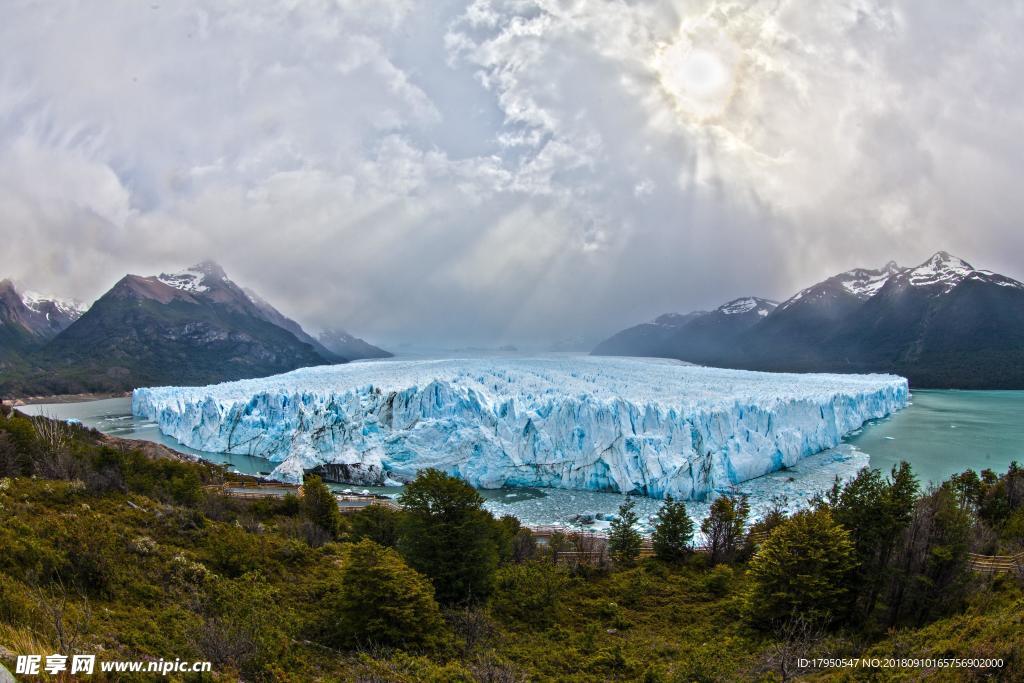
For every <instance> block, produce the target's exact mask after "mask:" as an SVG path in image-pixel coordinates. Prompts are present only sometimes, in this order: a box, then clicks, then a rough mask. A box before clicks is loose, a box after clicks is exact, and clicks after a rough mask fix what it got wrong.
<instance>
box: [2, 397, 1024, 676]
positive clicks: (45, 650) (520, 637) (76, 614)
mask: <svg viewBox="0 0 1024 683" xmlns="http://www.w3.org/2000/svg"><path fill="white" fill-rule="evenodd" d="M224 477H225V474H224V472H223V471H222V470H220V469H219V468H217V467H216V466H213V465H209V464H206V463H191V462H179V461H173V460H166V459H151V458H147V457H146V456H145V455H143V454H142V453H141V452H139V451H137V450H135V449H133V448H132V447H131V446H130V444H128V445H124V446H121V447H118V446H111V445H109V444H108V443H105V442H104V441H103V440H101V439H100V437H99V435H98V434H97V433H95V432H92V431H89V430H86V429H82V428H80V427H76V426H72V425H67V424H64V423H57V422H51V421H46V420H41V419H29V418H26V417H24V416H21V415H20V414H17V413H12V412H10V411H9V410H6V409H4V411H3V412H2V414H0V646H2V648H3V649H2V650H0V659H3V660H4V661H5V663H6V664H7V665H9V666H10V665H13V662H12V661H11V655H12V654H14V653H36V654H50V653H51V652H62V653H66V654H71V653H81V652H87V653H96V654H98V655H99V656H100V658H101V659H116V658H130V659H145V658H152V659H156V658H161V657H163V658H171V659H173V658H181V659H192V660H210V661H212V662H213V665H214V674H213V676H212V678H213V679H215V680H224V681H229V680H237V679H239V678H241V679H244V680H251V681H271V680H282V681H309V680H360V681H533V680H560V681H593V680H623V681H626V680H629V681H632V680H644V681H736V680H758V681H760V680H764V681H778V680H788V679H791V678H794V677H807V678H808V679H810V680H826V679H829V680H831V679H840V680H843V679H846V680H860V679H861V678H862V677H863V676H864V675H865V672H864V671H863V670H860V671H855V670H850V669H847V670H823V669H817V670H815V669H813V668H812V667H810V666H806V665H804V664H801V660H803V659H812V658H814V657H833V658H834V657H877V658H886V657H904V658H905V657H911V658H912V657H921V658H925V657H936V658H941V657H982V658H1001V659H1002V660H1003V661H1004V665H1003V667H1002V668H1001V669H999V670H991V669H990V670H983V669H958V670H951V669H939V668H933V669H898V668H897V669H887V670H877V671H875V672H874V673H873V674H871V675H873V676H875V677H876V678H877V679H878V680H919V679H922V678H924V679H934V680H963V679H967V680H972V679H977V680H983V679H984V680H989V679H999V680H1011V681H1012V680H1024V674H1022V672H1024V638H1022V637H1021V634H1022V633H1024V617H1022V615H1024V589H1022V583H1021V577H1018V576H1012V575H1001V576H986V575H978V574H975V573H972V572H971V571H970V568H969V564H968V553H969V552H971V551H974V552H984V553H1004V554H1008V553H1013V552H1020V551H1021V550H1022V549H1024V470H1021V469H1020V468H1019V467H1017V466H1013V467H1011V468H1010V470H1009V471H1008V472H1006V473H1002V474H996V473H993V472H987V471H986V472H982V473H973V472H967V473H964V474H962V475H959V476H957V477H954V478H953V479H951V480H950V481H948V482H946V483H944V484H943V485H941V486H938V487H934V488H930V489H925V490H921V488H920V487H919V485H918V483H917V482H916V481H915V480H914V478H913V475H912V473H911V472H910V469H909V468H908V467H901V468H897V469H896V470H894V471H893V472H891V473H889V474H888V475H883V474H882V473H879V472H877V471H873V470H864V471H862V472H861V473H860V474H859V475H858V476H857V478H856V479H854V480H853V481H851V482H849V483H847V484H845V485H839V484H837V485H836V487H835V488H834V489H833V490H832V491H830V492H828V493H827V494H826V495H823V496H821V497H820V498H819V499H817V500H815V501H813V503H812V505H811V506H810V507H809V508H808V509H806V510H805V511H803V512H799V513H797V514H795V515H792V516H788V515H786V514H785V513H784V512H782V509H783V508H782V506H780V507H779V509H777V510H776V511H775V512H773V513H772V514H770V515H769V516H768V518H767V519H765V520H761V521H759V522H758V523H757V524H755V525H753V527H751V525H750V524H749V520H748V516H749V512H748V506H747V505H746V501H745V500H743V499H742V498H730V497H722V498H719V499H718V500H717V501H716V502H715V504H714V506H713V508H712V515H711V517H709V519H708V520H706V521H704V523H703V524H702V525H701V530H702V533H703V536H704V537H705V538H707V539H708V541H709V542H710V544H711V545H712V548H711V552H694V551H693V546H692V544H693V531H694V524H693V521H692V520H691V519H690V518H689V516H688V515H687V513H686V506H685V504H684V503H683V502H682V501H666V503H665V507H664V508H663V509H662V511H661V513H660V514H659V515H658V517H657V531H656V533H655V535H654V538H653V539H652V541H653V547H654V553H655V556H654V557H642V556H641V553H640V547H641V546H640V542H639V541H640V539H639V538H638V537H637V536H636V535H635V531H634V530H633V529H632V528H630V527H629V525H627V524H624V523H620V524H617V525H616V527H615V530H614V532H613V535H612V539H611V541H610V544H609V548H608V550H609V551H610V553H611V554H612V555H613V556H614V557H615V561H614V562H598V563H595V564H589V563H581V564H578V565H575V566H567V565H565V564H563V563H559V562H555V561H554V560H555V559H556V558H555V556H554V554H553V552H552V548H553V547H554V548H557V547H559V546H560V545H561V544H565V543H567V542H568V538H567V537H559V536H555V537H552V538H551V539H549V540H548V541H547V543H546V544H545V543H538V540H537V539H536V538H534V537H533V536H531V534H530V533H529V532H528V531H527V530H525V529H522V528H521V527H520V526H519V524H518V522H516V520H514V519H512V518H503V519H496V518H494V517H493V516H492V515H490V514H489V513H487V512H486V511H484V510H483V508H482V501H481V499H480V497H479V495H478V494H477V493H476V492H475V491H474V490H473V489H471V488H469V487H468V486H466V485H465V484H463V483H462V482H461V481H459V480H457V479H454V478H452V477H449V476H446V475H444V474H442V473H440V472H436V471H427V472H425V473H423V474H422V475H421V476H420V477H419V478H418V479H417V480H416V482H414V483H412V484H410V485H409V486H407V487H406V488H405V490H404V493H403V495H402V503H403V504H404V506H405V507H404V509H403V510H402V511H397V510H391V509H387V508H383V507H378V506H371V507H370V508H368V509H366V510H364V511H362V512H359V513H356V514H354V515H349V516H341V515H338V514H337V509H336V507H334V506H333V504H332V502H331V499H330V496H329V493H327V489H326V486H325V485H324V484H323V483H322V482H319V481H317V480H313V479H310V480H307V482H306V485H305V495H304V496H303V497H302V498H301V499H299V498H294V497H288V498H285V499H279V500H237V499H231V498H226V497H223V496H221V495H220V494H218V493H217V492H216V491H214V490H212V489H206V488H204V485H205V484H211V483H219V482H221V481H223V479H224ZM631 514H632V508H631V507H630V506H629V503H628V502H627V505H626V506H625V509H624V510H623V511H622V514H621V515H620V517H621V518H622V520H624V521H628V520H629V518H630V515H631ZM751 530H753V531H754V532H755V533H753V534H751V533H750V531H751ZM207 679H209V675H207ZM92 680H104V678H103V677H102V675H97V676H95V677H93V679H92ZM184 680H199V679H184Z"/></svg>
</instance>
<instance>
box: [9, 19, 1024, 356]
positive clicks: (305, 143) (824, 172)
mask: <svg viewBox="0 0 1024 683" xmlns="http://www.w3.org/2000/svg"><path fill="white" fill-rule="evenodd" d="M687 4H688V5H689V6H690V9H687V10H682V9H680V8H679V7H677V5H678V3H659V2H631V3H626V2H621V1H613V0H588V1H587V2H556V1H553V0H492V1H487V0H477V1H476V2H472V3H470V4H468V5H467V4H466V3H464V2H462V3H460V2H431V3H412V2H391V3H387V2H371V1H369V0H338V1H337V2H328V1H327V0H321V1H310V2H304V3H281V2H269V1H268V2H259V1H256V0H249V1H247V2H238V3H219V4H218V6H219V8H218V9H214V8H211V7H209V6H207V5H208V3H197V2H174V3H165V2H162V1H161V0H151V1H150V2H145V3H96V2H78V3H57V4H52V3H32V2H14V3H7V4H5V5H4V7H3V8H0V38H2V43H3V45H4V46H5V50H4V52H5V55H4V60H3V61H2V62H0V221H2V222H0V225H2V231H3V244H4V249H3V250H2V252H0V275H9V276H13V277H15V278H16V279H18V280H20V281H22V282H23V283H25V284H27V285H29V286H31V287H32V288H34V289H37V290H44V291H50V292H53V293H56V294H60V295H64V296H77V297H79V298H83V299H90V298H94V297H95V296H98V295H99V294H101V293H102V292H103V291H104V290H105V289H106V288H107V287H109V285H110V284H112V283H113V281H115V280H116V279H117V278H118V277H120V275H121V274H123V273H124V272H129V271H130V272H137V273H142V274H149V273H155V272H159V271H160V270H167V269H173V268H176V267H179V266H183V265H187V264H190V263H192V262H195V261H198V260H200V259H202V258H207V257H210V258H214V259H216V260H218V261H220V262H221V263H222V264H223V265H224V266H225V268H226V269H227V270H228V272H229V274H230V275H232V277H233V278H234V279H235V280H236V281H238V282H240V283H242V284H246V285H249V286H252V287H254V288H255V289H256V290H257V291H259V292H261V293H262V294H263V295H264V296H265V297H266V298H268V299H269V300H271V301H272V302H274V303H275V304H277V305H278V306H279V307H280V308H281V309H282V310H284V311H285V312H286V313H288V314H290V315H293V316H294V317H296V318H297V319H299V320H300V321H301V322H303V323H304V324H307V326H309V327H312V328H317V327H320V326H330V325H343V326H344V327H346V328H348V329H351V330H352V331H353V332H356V333H358V334H360V335H363V336H366V337H368V338H369V339H371V340H379V341H382V342H385V343H393V342H395V341H397V340H410V341H416V342H420V343H429V342H437V343H460V344H461V343H497V342H523V341H525V340H530V339H534V340H539V341H541V342H543V341H548V340H555V339H559V338H564V337H572V336H578V335H582V336H584V337H588V338H594V337H599V336H601V335H602V334H604V333H607V332H610V331H612V330H614V329H616V328H618V327H621V326H623V325H625V324H630V323H634V322H637V321H639V320H643V319H647V318H650V317H652V316H654V315H655V314H657V313H661V312H664V311H667V310H689V309H693V308H705V307H709V306H714V305H717V304H718V303H720V302H722V301H724V300H726V299H729V298H732V297H736V296H741V295H747V294H758V295H763V296H768V297H784V296H787V295H788V294H790V293H792V292H793V291H795V290H796V289H797V288H799V287H801V286H804V285H807V284H809V283H811V282H814V281H817V280H819V279H821V278H823V277H825V276H827V275H829V274H832V273H833V272H837V271H839V270H844V269H846V268H850V267H853V266H857V265H865V266H878V265H881V264H882V263H884V262H885V261H888V260H889V259H892V258H895V259H897V260H898V261H900V262H902V263H907V264H914V263H917V262H920V261H922V260H924V259H925V258H926V257H927V256H928V255H929V254H930V253H931V252H933V251H936V250H938V249H947V250H949V251H952V252H954V253H956V254H958V255H960V256H962V257H964V258H966V259H967V260H969V261H972V262H974V263H975V265H976V266H978V267H987V268H991V269H993V270H998V271H1002V272H1005V273H1007V274H1009V275H1013V276H1016V277H1021V276H1022V275H1024V268H1022V266H1021V264H1020V260H1019V256H1017V255H1019V254H1021V253H1024V231H1021V230H1020V229H1019V228H1018V227H1017V225H1016V221H1017V220H1018V216H1020V215H1022V213H1024V211H1022V209H1024V194H1022V193H1021V192H1019V191H1017V188H1016V185H1017V184H1018V178H1020V177H1021V174H1022V171H1024V168H1022V167H1024V101H1022V98H1024V91H1022V90H1021V89H1020V88H1019V87H1018V83H1017V80H1018V75H1019V74H1020V73H1021V71H1022V70H1024V52H1022V51H1024V44H1022V43H1021V41H1020V40H1019V39H1018V37H1019V36H1020V35H1021V34H1022V31H1024V10H1022V9H1021V8H1020V5H1019V3H993V2H963V1H959V2H945V1H942V2H929V3H921V2H911V1H910V0H906V1H904V2H881V1H879V2H870V1H868V0H850V1H847V2H841V3H810V2H802V3H801V2H786V1H782V2H779V1H778V0H772V1H771V2H755V1H752V2H744V3H733V2H717V1H716V2H695V3H687Z"/></svg>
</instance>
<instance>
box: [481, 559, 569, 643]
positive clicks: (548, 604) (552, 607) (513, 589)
mask: <svg viewBox="0 0 1024 683" xmlns="http://www.w3.org/2000/svg"><path fill="white" fill-rule="evenodd" d="M568 582H569V577H568V574H567V573H566V572H565V570H564V569H562V568H561V567H558V566H556V565H551V564H547V563H540V562H526V563H523V564H511V565H508V566H505V567H502V568H501V569H499V570H498V573H497V575H496V577H495V589H494V594H493V595H492V596H491V610H492V611H493V612H494V614H495V616H498V617H500V618H502V619H506V620H509V621H515V622H519V623H522V624H529V625H531V626H539V627H542V628H547V627H549V626H551V625H552V624H553V623H554V622H555V619H556V616H557V615H558V610H559V603H560V601H561V598H562V594H563V593H564V592H565V587H566V585H567V584H568Z"/></svg>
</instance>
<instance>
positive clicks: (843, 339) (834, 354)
mask: <svg viewBox="0 0 1024 683" xmlns="http://www.w3.org/2000/svg"><path fill="white" fill-rule="evenodd" d="M749 306H750V304H749V303H743V300H738V302H730V303H729V304H726V306H724V307H722V308H719V309H718V312H719V313H724V311H723V308H728V309H729V310H739V309H743V308H745V307H749ZM757 310H758V311H764V310H765V308H763V307H761V308H758V309H757ZM743 314H744V315H747V313H746V312H744V313H743ZM691 315H693V314H691ZM709 315H710V314H703V313H702V314H700V315H699V316H697V317H696V318H687V319H686V320H685V322H684V323H683V324H682V325H680V326H679V327H678V328H677V329H676V330H675V331H674V332H673V333H671V334H664V335H663V336H662V337H661V338H660V339H659V342H658V344H657V345H656V348H654V349H652V348H650V347H649V346H641V345H635V344H633V343H632V341H633V340H632V339H631V336H632V335H634V334H635V333H636V332H635V331H636V330H638V329H640V328H643V327H644V326H638V327H636V328H630V329H629V330H624V331H623V332H620V333H618V334H616V335H614V336H613V337H611V338H610V339H609V340H607V341H606V342H602V344H600V345H599V346H598V347H597V348H596V349H595V350H594V353H597V354H608V355H655V356H665V357H670V358H679V359H682V360H688V361H693V362H698V363H705V364H712V365H720V366H725V367H739V368H748V369H759V370H791V371H849V372H869V371H886V372H896V373H899V374H903V375H906V376H908V377H909V378H910V379H911V381H912V382H913V383H914V384H915V385H918V386H941V387H945V386H949V387H993V388H994V387H1000V388H1021V387H1024V284H1022V283H1020V282H1018V281H1017V280H1014V279H1013V278H1009V277H1006V276H1005V275H1000V274H998V273H993V272H991V271H987V270H979V269H976V268H974V266H972V265H971V264H970V263H968V262H967V261H964V260H963V259H960V258H957V257H956V256H953V255H951V254H949V253H947V252H942V251H940V252H938V253H936V254H934V255H933V256H932V257H931V258H929V259H928V260H926V261H925V262H924V263H922V264H920V265H918V266H914V267H901V266H899V265H897V264H896V263H894V262H890V263H887V264H886V265H885V266H883V267H882V268H879V269H867V268H856V269H853V270H849V271H846V272H843V273H839V274H837V275H834V276H832V277H830V278H828V279H826V280H823V281H822V282H819V283H817V284H815V285H812V286H810V287H807V288H806V289H803V290H801V291H800V292H798V293H796V294H795V295H793V296H792V297H790V298H789V299H787V300H786V301H784V302H783V303H782V304H780V305H778V306H777V307H775V308H774V309H773V310H770V311H768V312H767V313H766V314H763V315H762V316H761V319H760V320H756V321H754V322H753V324H750V325H749V326H747V327H745V328H741V329H739V330H738V331H736V332H735V333H734V336H731V335H732V334H733V333H732V332H725V333H724V334H719V335H717V336H715V335H712V336H711V337H710V338H711V339H715V343H714V344H713V345H707V344H699V345H695V344H694V343H693V338H694V332H695V330H696V329H699V328H700V326H701V325H706V324H707V322H706V320H707V318H708V316H709ZM648 325H650V324H648ZM613 341H614V342H615V343H614V344H613V343H612V342H613Z"/></svg>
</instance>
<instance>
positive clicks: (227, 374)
mask: <svg viewBox="0 0 1024 683" xmlns="http://www.w3.org/2000/svg"><path fill="white" fill-rule="evenodd" d="M342 340H344V341H342ZM326 341H327V342H329V343H325V342H322V341H320V340H317V339H315V338H313V337H312V336H310V335H309V334H307V333H306V331H305V330H303V329H302V327H301V326H300V325H299V324H298V323H297V322H295V321H294V320H291V319H290V318H288V317H286V316H285V315H283V314H282V313H281V312H280V311H278V310H277V309H275V308H274V307H273V306H271V305H270V304H269V303H268V302H267V301H266V300H264V299H262V298H261V297H260V296H258V295H257V294H256V293H255V292H253V291H252V290H249V289H243V288H241V287H239V286H238V285H236V284H235V283H234V282H232V281H231V280H230V279H229V278H228V277H227V275H226V274H225V272H224V270H223V269H222V268H221V267H220V266H219V265H217V264H216V263H213V262H211V261H207V262H204V263H200V264H198V265H196V266H193V267H191V268H188V269H186V270H184V271H182V272H178V273H161V274H160V275H157V276H151V277H142V276H138V275H126V276H125V277H123V278H121V280H119V281H118V282H117V283H116V284H115V285H114V286H113V287H112V288H111V289H110V290H109V291H108V292H107V293H106V294H104V295H103V296H101V297H100V298H99V299H98V300H97V301H96V302H95V303H94V304H93V305H92V306H90V307H89V308H88V310H85V309H84V308H83V307H81V306H79V305H76V304H70V303H67V302H62V301H59V300H56V299H47V298H42V297H38V296H29V295H26V294H24V293H21V294H19V292H18V291H17V290H16V288H15V287H14V285H13V284H12V283H11V282H10V281H9V280H5V281H3V283H0V369H2V370H3V373H2V375H0V394H4V395H12V394H13V395H19V394H21V395H23V394H51V393H78V392H86V391H120V390H127V389H131V388H134V387H138V386H152V385H158V384H171V383H173V384H205V383H210V382H220V381H227V380H233V379H241V378H245V377H258V376H263V375H270V374H275V373H279V372H286V371H288V370H293V369H295V368H299V367H304V366H309V365H324V364H331V363H344V362H347V361H350V360H357V359H361V358H379V357H383V356H388V355H390V354H388V353H387V352H386V351H383V350H381V349H378V348H377V347H375V346H372V345H371V344H368V343H366V342H364V341H363V340H361V339H357V338H355V337H352V336H351V335H348V334H346V333H344V332H335V333H332V334H331V335H329V336H328V337H326Z"/></svg>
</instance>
